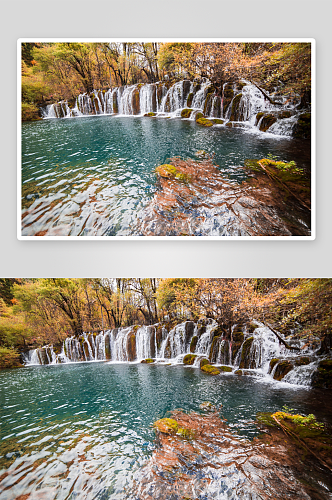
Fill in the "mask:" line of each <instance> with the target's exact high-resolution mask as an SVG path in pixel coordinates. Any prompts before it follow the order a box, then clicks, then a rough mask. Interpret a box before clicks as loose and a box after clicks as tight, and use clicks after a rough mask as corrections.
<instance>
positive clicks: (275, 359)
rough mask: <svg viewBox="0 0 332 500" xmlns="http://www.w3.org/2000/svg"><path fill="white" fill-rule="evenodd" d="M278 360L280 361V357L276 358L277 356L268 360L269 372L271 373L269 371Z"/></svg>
mask: <svg viewBox="0 0 332 500" xmlns="http://www.w3.org/2000/svg"><path fill="white" fill-rule="evenodd" d="M279 361H280V359H278V358H273V359H271V361H270V368H269V373H271V372H272V370H273V368H274V367H275V365H276V364H277V363H279Z"/></svg>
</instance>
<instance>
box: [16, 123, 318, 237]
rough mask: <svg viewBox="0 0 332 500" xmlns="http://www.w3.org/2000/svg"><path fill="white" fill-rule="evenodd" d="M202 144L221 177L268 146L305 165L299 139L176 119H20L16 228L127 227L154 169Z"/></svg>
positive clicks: (240, 176) (99, 231)
mask: <svg viewBox="0 0 332 500" xmlns="http://www.w3.org/2000/svg"><path fill="white" fill-rule="evenodd" d="M198 150H204V151H207V152H208V153H214V154H215V157H214V159H215V163H216V164H217V165H218V166H219V168H220V171H221V172H222V173H223V175H225V176H226V178H227V179H228V180H229V181H231V182H235V183H239V182H242V181H243V180H244V179H245V178H246V174H245V172H244V170H243V168H242V166H243V162H244V160H245V159H246V158H257V157H262V156H266V155H267V154H269V153H271V154H273V155H276V156H278V157H279V158H280V159H286V160H296V161H297V162H298V164H299V166H300V167H302V168H308V167H309V166H310V151H309V150H308V147H306V145H303V144H302V143H300V142H299V141H296V140H289V139H282V138H276V137H275V136H274V137H269V136H263V135H262V134H259V135H255V134H248V133H245V132H243V131H241V130H237V129H232V130H230V129H228V128H226V127H215V128H214V129H213V130H206V129H205V128H204V127H198V126H197V125H196V124H195V123H192V122H189V121H181V120H178V119H174V120H166V119H162V118H161V119H153V120H151V119H149V118H135V117H112V116H95V117H86V118H73V119H70V120H69V119H68V120H66V119H63V120H44V121H42V122H32V123H24V124H23V126H22V182H23V184H22V234H23V235H25V236H30V235H45V234H47V235H71V236H77V235H81V236H84V235H100V236H102V235H127V234H131V231H132V230H131V228H132V227H133V226H134V225H135V223H136V216H137V213H138V212H139V211H140V210H141V209H142V208H143V207H145V206H146V205H147V203H148V202H149V200H151V198H152V197H153V194H154V192H155V190H156V176H155V173H154V169H155V167H156V166H157V165H159V164H162V163H165V162H167V160H168V159H169V158H171V157H173V156H180V157H183V158H188V157H189V158H195V152H197V151H198Z"/></svg>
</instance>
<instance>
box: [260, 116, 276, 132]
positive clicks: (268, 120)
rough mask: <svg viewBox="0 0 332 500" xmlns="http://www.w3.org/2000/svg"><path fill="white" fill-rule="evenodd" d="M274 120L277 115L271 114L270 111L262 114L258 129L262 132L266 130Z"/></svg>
mask: <svg viewBox="0 0 332 500" xmlns="http://www.w3.org/2000/svg"><path fill="white" fill-rule="evenodd" d="M276 121H277V117H276V116H274V115H272V114H271V113H268V114H266V115H264V116H263V118H262V120H261V122H260V124H259V130H261V131H262V132H266V131H267V130H268V129H269V128H270V127H271V125H273V124H274V123H275V122H276Z"/></svg>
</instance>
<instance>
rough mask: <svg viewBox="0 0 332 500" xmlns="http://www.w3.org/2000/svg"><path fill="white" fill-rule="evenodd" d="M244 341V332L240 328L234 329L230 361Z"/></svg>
mask: <svg viewBox="0 0 332 500" xmlns="http://www.w3.org/2000/svg"><path fill="white" fill-rule="evenodd" d="M243 341H244V334H243V332H242V331H241V330H236V331H234V332H233V333H232V347H231V350H232V361H234V359H235V357H236V355H237V353H238V351H239V349H240V348H241V345H242V343H243Z"/></svg>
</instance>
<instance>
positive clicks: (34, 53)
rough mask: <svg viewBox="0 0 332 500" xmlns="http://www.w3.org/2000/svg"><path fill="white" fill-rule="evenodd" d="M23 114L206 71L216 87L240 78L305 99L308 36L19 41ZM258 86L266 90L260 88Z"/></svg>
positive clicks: (197, 75) (307, 91) (31, 116)
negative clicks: (114, 89) (231, 39)
mask: <svg viewBox="0 0 332 500" xmlns="http://www.w3.org/2000/svg"><path fill="white" fill-rule="evenodd" d="M21 72H22V119H23V120H32V119H38V118H39V117H40V116H39V108H40V107H43V106H46V105H47V104H51V103H54V102H57V101H60V100H63V99H64V100H67V101H68V102H69V105H72V106H73V104H74V102H75V98H76V97H77V96H78V95H79V94H80V93H83V92H86V93H88V94H89V93H91V92H92V91H93V90H94V89H95V90H97V89H98V90H104V91H105V90H107V89H109V88H111V87H114V86H117V87H121V86H124V85H131V84H137V83H153V82H157V81H168V82H170V83H174V82H176V81H178V80H181V79H184V78H186V79H190V80H194V79H197V80H201V79H202V78H208V79H209V80H210V81H211V83H212V85H213V86H214V88H215V90H216V92H217V93H218V92H219V93H220V95H221V93H222V86H223V84H224V83H226V82H229V81H237V80H239V79H245V80H247V81H250V82H251V83H253V84H255V85H256V86H257V87H258V88H259V89H260V90H261V92H262V93H263V94H264V96H265V98H267V99H268V100H270V98H269V96H268V95H267V93H266V91H269V90H272V89H275V88H278V90H279V91H280V92H282V94H283V95H286V96H288V98H289V99H290V100H291V99H293V98H294V97H296V98H298V97H299V96H300V97H301V105H302V107H305V106H308V105H310V102H311V96H310V92H311V43H304V42H299V43H290V42H284V43H280V42H278V43H276V42H271V43H261V42H196V43H193V42H191V43H189V42H177V43H173V42H171V43H170V42H168V43H161V42H128V43H125V42H103V43H100V42H99V43H96V42H94V43H78V42H50V43H42V42H23V43H22V61H21ZM263 89H264V90H263Z"/></svg>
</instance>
